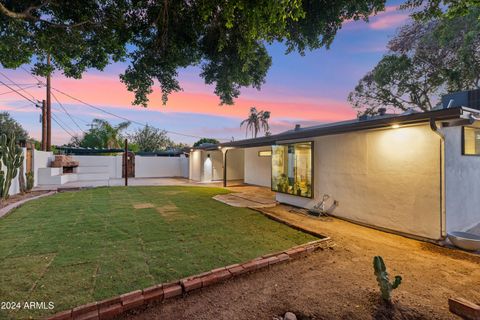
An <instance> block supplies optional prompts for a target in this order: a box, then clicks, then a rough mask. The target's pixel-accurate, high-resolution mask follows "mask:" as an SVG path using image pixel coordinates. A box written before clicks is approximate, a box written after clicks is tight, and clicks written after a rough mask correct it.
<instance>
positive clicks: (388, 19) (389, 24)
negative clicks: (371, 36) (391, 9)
mask: <svg viewBox="0 0 480 320" xmlns="http://www.w3.org/2000/svg"><path fill="white" fill-rule="evenodd" d="M409 18H410V16H409V15H408V14H404V13H398V14H391V15H385V16H383V17H379V18H378V19H375V20H374V21H372V22H371V23H370V24H369V26H370V28H371V29H374V30H381V29H390V28H396V27H399V26H401V25H402V24H404V23H405V22H406V21H407V20H408V19H409Z"/></svg>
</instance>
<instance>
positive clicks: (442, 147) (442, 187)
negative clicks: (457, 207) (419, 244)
mask: <svg viewBox="0 0 480 320" xmlns="http://www.w3.org/2000/svg"><path fill="white" fill-rule="evenodd" d="M430 129H432V131H433V132H435V133H436V134H437V135H438V136H439V137H440V237H441V239H442V240H445V238H446V236H447V231H446V226H445V224H446V221H447V212H446V205H445V203H446V199H445V186H446V181H445V180H446V178H445V170H444V169H445V165H444V160H445V135H444V134H443V133H441V132H440V131H439V130H438V126H437V123H436V121H435V118H434V117H431V118H430Z"/></svg>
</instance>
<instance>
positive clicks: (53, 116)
mask: <svg viewBox="0 0 480 320" xmlns="http://www.w3.org/2000/svg"><path fill="white" fill-rule="evenodd" d="M55 118H56V115H54V114H53V113H52V120H53V121H55V123H56V124H58V126H59V127H60V128H62V129H63V131H65V132H66V133H67V134H68V135H69V136H71V137H72V138H75V136H74V135H73V134H71V133H70V132H69V131H68V130H67V129H65V128H64V127H63V126H62V125H61V124H60V122H58V121H57V119H55Z"/></svg>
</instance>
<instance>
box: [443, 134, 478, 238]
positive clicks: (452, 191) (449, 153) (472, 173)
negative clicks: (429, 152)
mask: <svg viewBox="0 0 480 320" xmlns="http://www.w3.org/2000/svg"><path fill="white" fill-rule="evenodd" d="M477 126H478V125H477ZM443 132H444V134H445V185H446V195H445V196H446V201H445V202H446V211H447V222H446V227H447V232H448V231H466V230H468V229H470V228H471V227H474V226H475V225H477V224H479V223H480V156H466V155H462V127H446V128H444V129H443Z"/></svg>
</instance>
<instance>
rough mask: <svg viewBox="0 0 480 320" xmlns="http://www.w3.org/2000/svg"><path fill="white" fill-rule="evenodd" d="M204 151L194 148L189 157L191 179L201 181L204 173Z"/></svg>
mask: <svg viewBox="0 0 480 320" xmlns="http://www.w3.org/2000/svg"><path fill="white" fill-rule="evenodd" d="M203 153H204V152H203V151H202V150H194V151H192V152H190V157H189V160H190V161H189V170H188V171H189V179H190V180H194V181H201V179H202V173H203V161H202V159H203Z"/></svg>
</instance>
